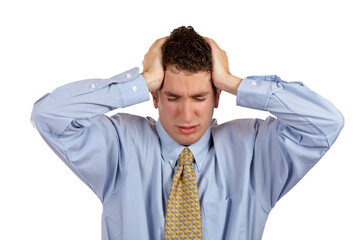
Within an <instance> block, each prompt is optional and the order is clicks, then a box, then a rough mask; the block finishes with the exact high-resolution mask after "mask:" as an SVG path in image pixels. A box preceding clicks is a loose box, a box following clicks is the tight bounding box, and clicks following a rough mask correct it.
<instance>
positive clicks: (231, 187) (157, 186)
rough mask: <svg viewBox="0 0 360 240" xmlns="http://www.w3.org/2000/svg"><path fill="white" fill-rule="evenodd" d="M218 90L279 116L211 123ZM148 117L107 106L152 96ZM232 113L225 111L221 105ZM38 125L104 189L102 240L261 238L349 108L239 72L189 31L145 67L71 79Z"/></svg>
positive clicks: (46, 102)
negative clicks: (154, 114)
mask: <svg viewBox="0 0 360 240" xmlns="http://www.w3.org/2000/svg"><path fill="white" fill-rule="evenodd" d="M221 91H226V92H228V93H231V94H234V95H236V96H237V98H236V104H237V105H239V106H243V107H247V108H253V109H259V110H263V111H269V112H270V113H272V114H273V115H274V116H275V117H276V118H274V117H268V118H267V119H265V120H261V119H237V120H232V121H229V122H226V123H223V124H221V125H218V124H217V122H216V120H213V119H212V116H213V111H214V108H216V107H218V103H219V99H220V95H221ZM149 92H151V95H152V98H153V103H154V107H155V108H157V109H158V111H159V119H158V120H157V121H155V120H153V119H151V118H144V117H140V116H135V115H130V114H126V113H118V114H115V115H113V116H111V117H108V116H106V115H104V114H105V113H107V112H108V111H110V110H113V109H117V108H125V107H127V106H130V105H133V104H137V103H141V102H143V101H147V100H149ZM224 111H225V110H224ZM32 122H33V124H34V126H35V127H36V128H37V129H38V131H39V132H40V134H41V135H42V137H43V138H44V139H45V141H46V142H47V143H48V145H49V146H50V147H51V148H52V149H53V150H54V151H55V152H56V153H57V154H58V156H59V157H60V158H61V159H62V160H63V161H64V162H65V163H66V164H67V165H68V166H69V168H71V169H72V170H73V171H74V173H75V174H77V176H78V177H79V178H80V179H81V180H82V181H84V182H85V183H86V184H87V185H88V186H89V187H90V188H91V189H92V190H93V191H94V193H95V194H96V195H97V196H98V197H99V199H100V200H101V202H102V205H103V216H102V239H104V240H105V239H111V240H117V239H207V240H208V239H209V240H210V239H216V240H219V239H243V240H257V239H261V237H262V233H263V230H264V226H265V222H266V220H267V217H268V215H269V213H270V211H271V209H272V208H273V207H274V206H275V203H276V202H277V201H278V200H279V199H280V198H281V197H282V196H284V194H286V193H287V192H288V191H289V190H290V189H291V188H292V187H293V186H294V185H295V184H296V183H297V182H298V181H299V180H300V179H301V178H302V177H303V176H304V175H305V174H306V173H307V172H308V171H309V170H310V169H311V168H312V167H313V166H314V165H315V164H316V163H317V162H318V160H319V159H320V158H321V157H322V156H323V155H324V154H325V153H326V151H327V150H328V149H329V148H330V146H331V145H332V144H333V143H334V141H335V140H336V138H337V136H338V134H339V133H340V131H341V129H342V127H343V117H342V115H341V113H340V112H339V111H338V110H337V109H336V108H335V107H334V106H333V105H332V104H331V103H330V102H329V101H327V100H325V99H324V98H322V97H320V96H319V95H318V94H316V93H315V92H313V91H311V90H309V89H308V88H307V87H306V86H305V85H304V84H302V83H299V82H285V81H283V80H281V79H280V78H279V77H277V76H275V75H271V76H252V77H247V78H244V79H241V78H239V77H236V76H233V75H232V74H231V73H230V70H229V64H228V58H227V56H226V53H225V52H224V51H223V50H222V49H220V48H219V46H218V45H217V44H216V42H215V41H213V40H212V39H209V38H205V37H202V36H200V35H199V34H197V33H196V32H195V31H194V29H193V28H192V27H180V28H177V29H175V30H174V31H173V32H172V33H171V35H170V36H169V37H165V38H161V39H158V40H157V41H155V43H154V44H153V45H152V46H151V47H150V49H149V51H148V53H147V54H146V55H145V57H144V60H143V72H142V73H141V74H140V73H139V70H138V68H134V69H131V70H128V71H126V72H124V73H121V74H119V75H116V76H114V77H112V78H108V79H89V80H83V81H78V82H74V83H70V84H67V85H65V86H62V87H59V88H57V89H55V90H54V91H53V92H52V93H50V94H47V95H45V96H44V97H42V98H41V99H40V100H38V101H37V102H36V103H35V105H34V109H33V112H32Z"/></svg>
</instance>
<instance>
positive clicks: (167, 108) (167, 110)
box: [159, 101, 177, 118]
mask: <svg viewBox="0 0 360 240" xmlns="http://www.w3.org/2000/svg"><path fill="white" fill-rule="evenodd" d="M176 113H177V107H176V105H175V104H173V103H171V102H168V101H160V102H159V114H160V115H163V116H165V117H166V118H172V117H174V116H175V115H176Z"/></svg>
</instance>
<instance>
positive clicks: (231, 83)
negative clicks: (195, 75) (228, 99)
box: [204, 37, 242, 95]
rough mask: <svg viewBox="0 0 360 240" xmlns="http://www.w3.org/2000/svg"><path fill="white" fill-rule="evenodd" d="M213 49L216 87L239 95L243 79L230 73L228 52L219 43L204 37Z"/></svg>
mask: <svg viewBox="0 0 360 240" xmlns="http://www.w3.org/2000/svg"><path fill="white" fill-rule="evenodd" d="M204 38H205V39H206V41H207V43H208V44H209V45H210V47H211V56H212V73H211V74H212V79H213V83H214V85H215V87H216V88H217V89H220V90H224V91H226V92H229V93H232V94H234V95H236V94H237V89H238V87H239V84H240V83H241V80H242V79H241V78H238V77H235V76H233V75H232V74H231V73H230V69H229V62H228V57H227V55H226V52H225V51H224V50H222V49H221V48H220V47H219V46H218V45H217V43H216V42H215V41H214V40H212V39H210V38H207V37H204Z"/></svg>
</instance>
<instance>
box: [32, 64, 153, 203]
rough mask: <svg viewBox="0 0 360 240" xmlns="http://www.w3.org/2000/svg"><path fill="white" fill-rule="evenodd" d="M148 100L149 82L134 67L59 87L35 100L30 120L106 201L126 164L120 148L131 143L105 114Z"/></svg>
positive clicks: (67, 162)
mask: <svg viewBox="0 0 360 240" xmlns="http://www.w3.org/2000/svg"><path fill="white" fill-rule="evenodd" d="M148 99H149V92H148V89H147V85H146V83H145V80H144V78H143V77H142V76H141V75H140V74H139V70H138V69H137V68H134V69H131V70H129V71H126V72H124V73H121V74H119V75H116V76H114V77H112V78H109V79H89V80H82V81H78V82H73V83H69V84H67V85H64V86H62V87H59V88H57V89H55V90H54V91H53V92H52V93H50V94H46V95H45V96H44V97H42V98H41V99H40V100H38V101H37V102H36V103H35V104H34V108H33V111H32V115H31V121H32V123H33V125H34V126H35V128H36V129H37V130H38V131H39V133H40V135H41V136H42V137H43V139H44V140H45V141H46V142H47V144H48V145H49V146H50V147H51V148H52V149H53V150H54V152H55V153H56V154H57V155H58V156H59V157H60V158H61V159H62V160H63V162H64V163H65V164H66V165H67V166H68V167H69V168H70V169H71V170H72V171H73V172H74V173H75V174H76V175H77V176H78V177H79V178H80V179H81V180H82V181H83V182H85V183H86V184H87V185H88V186H89V187H90V188H91V189H92V190H93V191H94V192H95V193H96V195H97V196H98V197H99V198H100V199H101V200H103V198H104V195H105V194H106V192H107V189H108V188H109V187H110V186H109V183H111V182H113V181H112V179H111V178H112V177H113V176H116V171H120V170H122V164H125V162H124V161H119V160H120V156H121V155H120V154H121V153H122V151H121V150H122V149H120V148H121V147H122V148H124V147H126V142H127V141H126V139H125V138H126V136H125V135H124V134H125V133H126V132H127V131H122V132H123V133H118V132H117V131H116V129H115V127H114V125H113V123H112V121H111V119H110V118H108V117H107V116H105V115H103V114H104V113H106V112H108V111H110V110H113V109H116V108H124V107H126V106H130V105H133V104H137V103H140V102H143V101H146V100H148ZM120 127H121V128H122V129H123V130H125V129H126V128H128V126H127V125H126V124H122V125H121V126H120ZM119 141H123V142H122V143H121V145H120V143H119Z"/></svg>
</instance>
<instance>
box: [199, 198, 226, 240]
mask: <svg viewBox="0 0 360 240" xmlns="http://www.w3.org/2000/svg"><path fill="white" fill-rule="evenodd" d="M229 204H230V198H227V199H226V200H223V201H218V202H210V203H203V218H204V221H203V223H204V225H205V226H204V227H205V228H203V229H204V235H205V236H204V239H208V240H219V239H223V238H222V237H223V234H224V232H225V231H226V230H225V227H226V222H227V219H226V218H227V215H228V214H227V212H228V209H229Z"/></svg>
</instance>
